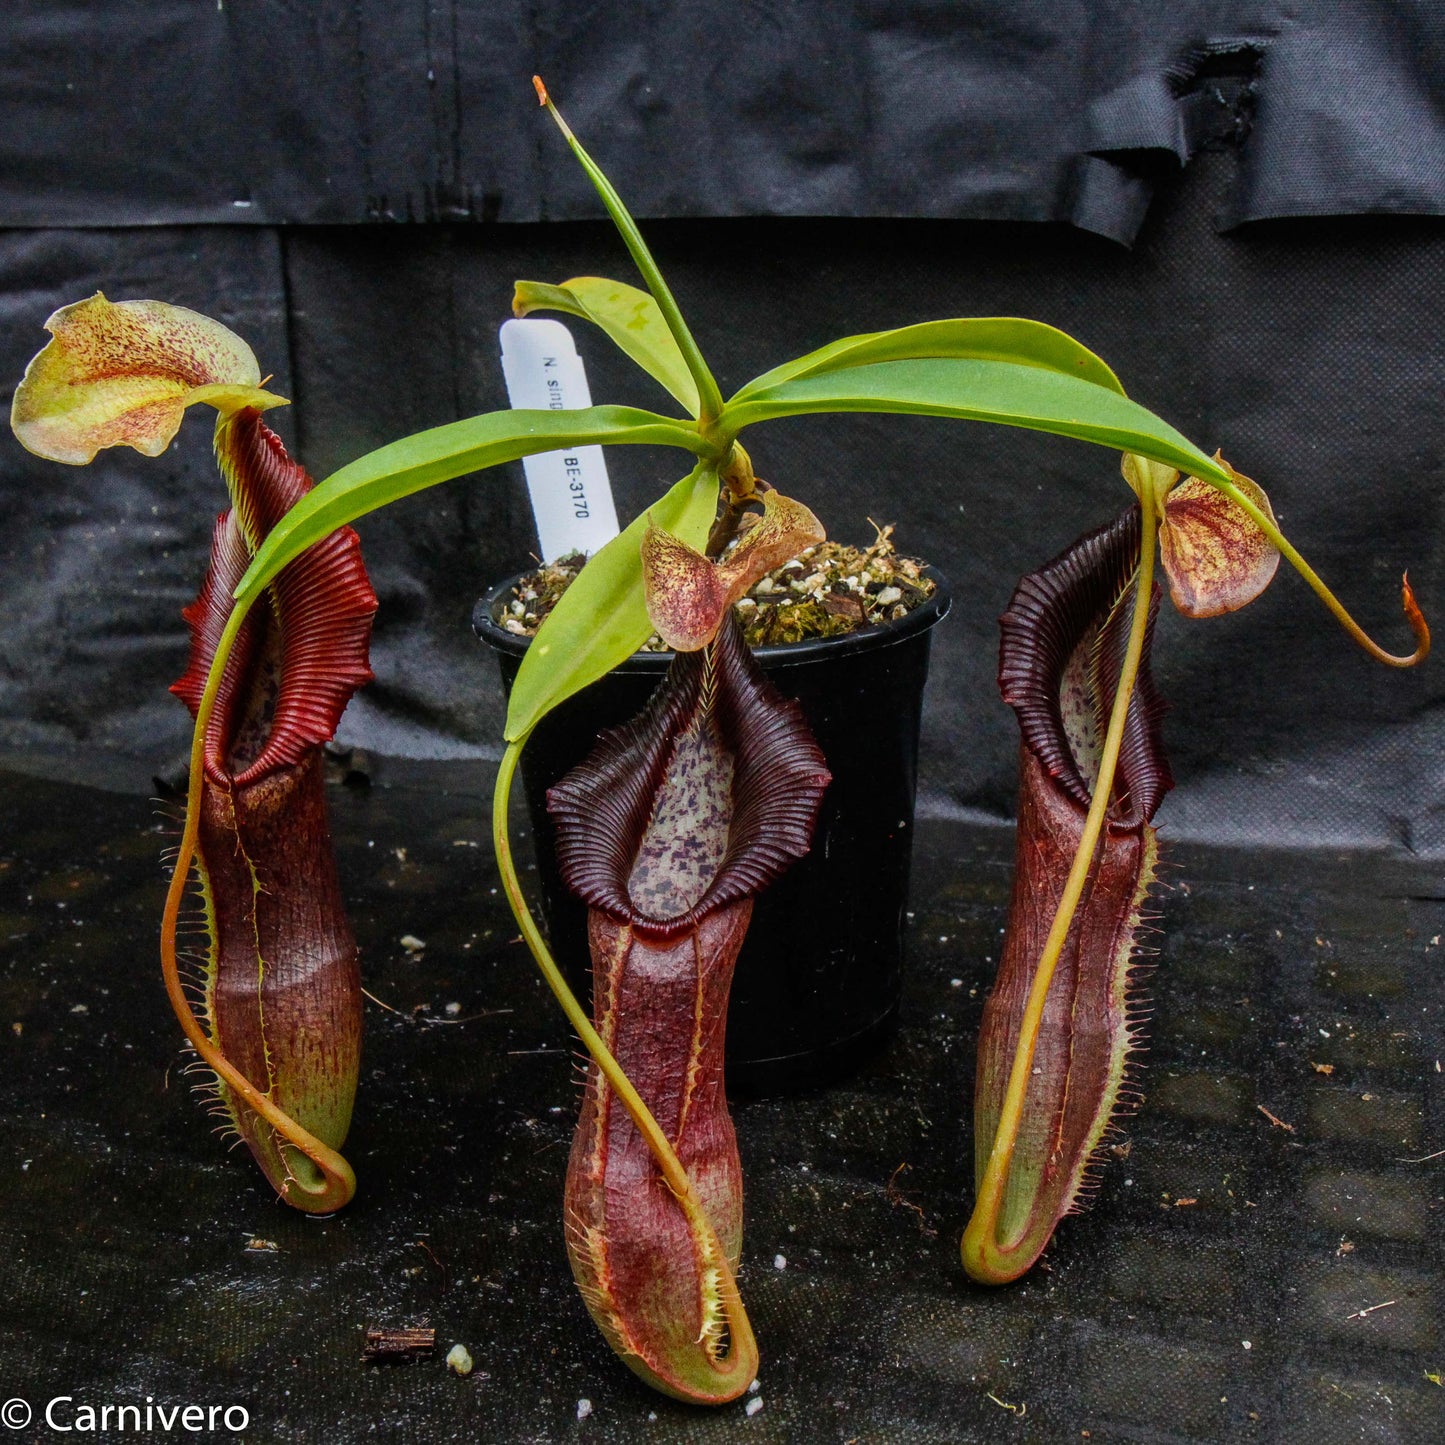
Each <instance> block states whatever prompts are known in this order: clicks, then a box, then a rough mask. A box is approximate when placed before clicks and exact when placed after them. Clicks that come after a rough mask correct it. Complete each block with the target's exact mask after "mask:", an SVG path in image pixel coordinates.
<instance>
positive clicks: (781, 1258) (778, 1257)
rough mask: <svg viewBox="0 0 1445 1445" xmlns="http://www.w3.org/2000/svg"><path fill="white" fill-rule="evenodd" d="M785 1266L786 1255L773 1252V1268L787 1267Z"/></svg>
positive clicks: (786, 1263)
mask: <svg viewBox="0 0 1445 1445" xmlns="http://www.w3.org/2000/svg"><path fill="white" fill-rule="evenodd" d="M787 1267H788V1259H787V1256H786V1255H782V1254H775V1255H774V1256H773V1268H774V1269H787Z"/></svg>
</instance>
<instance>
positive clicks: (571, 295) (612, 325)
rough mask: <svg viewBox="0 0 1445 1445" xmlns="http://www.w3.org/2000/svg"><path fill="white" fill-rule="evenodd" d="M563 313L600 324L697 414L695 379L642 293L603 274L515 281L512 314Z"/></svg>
mask: <svg viewBox="0 0 1445 1445" xmlns="http://www.w3.org/2000/svg"><path fill="white" fill-rule="evenodd" d="M533 311H565V312H566V313H567V314H568V315H569V316H580V317H582V319H583V320H584V321H591V322H593V323H594V324H595V325H597V326H600V327H601V328H602V329H603V330H604V331H605V332H606V333H607V334H608V336H610V337H611V338H612V339H613V341H615V342H616V343H617V345H618V346H620V347H621V348H622V350H623V351H625V352H626V353H627V354H628V355H629V356H630V357H631V358H632V359H633V360H634V361H635V362H636V363H637V364H638V365H639V366H640V367H641V368H642V369H643V370H644V371H645V372H646V373H647V374H648V375H649V376H650V377H652V379H653V380H654V381H659V382H661V383H662V385H663V386H665V387H666V388H667V390H668V391H670V392H671V393H672V395H673V396H674V397H676V398H677V400H678V401H680V402H681V403H682V405H683V406H684V407H686V408H687V411H688V414H689V415H690V416H696V415H697V413H698V400H697V383H696V382H695V381H694V380H693V379H692V373H691V372H690V371H688V369H687V362H686V361H685V360H683V355H682V352H681V351H679V350H678V347H677V342H676V341H674V340H673V336H672V332H671V331H669V330H668V329H667V321H666V318H665V317H664V316H663V314H662V311H661V308H660V307H659V306H658V304H657V302H656V301H654V300H653V298H652V297H651V296H649V295H648V294H647V292H646V291H643V290H641V289H640V288H639V287H637V286H629V285H628V284H627V283H626V282H625V281H609V280H607V278H606V277H605V276H574V277H573V278H572V279H571V280H570V281H564V282H563V283H562V284H561V285H560V286H548V285H546V284H545V283H544V282H541V281H518V282H517V289H516V292H515V294H514V295H513V298H512V312H513V314H514V315H516V316H528V315H530V314H531V313H532V312H533Z"/></svg>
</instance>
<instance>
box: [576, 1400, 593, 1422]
mask: <svg viewBox="0 0 1445 1445" xmlns="http://www.w3.org/2000/svg"><path fill="white" fill-rule="evenodd" d="M591 1413H592V1401H591V1400H578V1402H577V1418H578V1419H579V1420H585V1419H586V1418H587V1417H588V1416H589V1415H590V1414H591Z"/></svg>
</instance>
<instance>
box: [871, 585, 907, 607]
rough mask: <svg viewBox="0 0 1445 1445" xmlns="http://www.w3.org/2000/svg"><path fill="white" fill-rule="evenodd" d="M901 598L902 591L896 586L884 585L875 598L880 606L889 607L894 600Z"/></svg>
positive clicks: (898, 600)
mask: <svg viewBox="0 0 1445 1445" xmlns="http://www.w3.org/2000/svg"><path fill="white" fill-rule="evenodd" d="M902 599H903V591H902V589H901V588H898V587H885V588H884V589H883V590H882V591H881V592H880V593H879V594H878V596H877V598H876V599H875V600H876V601H877V603H878V605H879V606H880V607H891V606H892V605H893V604H894V603H895V602H900V601H902Z"/></svg>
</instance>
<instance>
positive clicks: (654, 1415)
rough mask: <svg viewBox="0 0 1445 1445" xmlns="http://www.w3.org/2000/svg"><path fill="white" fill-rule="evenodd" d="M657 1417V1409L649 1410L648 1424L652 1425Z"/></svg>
mask: <svg viewBox="0 0 1445 1445" xmlns="http://www.w3.org/2000/svg"><path fill="white" fill-rule="evenodd" d="M656 1419H657V1411H656V1410H649V1411H648V1412H647V1422H648V1424H649V1425H650V1424H651V1423H652V1422H653V1421H654V1420H656Z"/></svg>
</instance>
